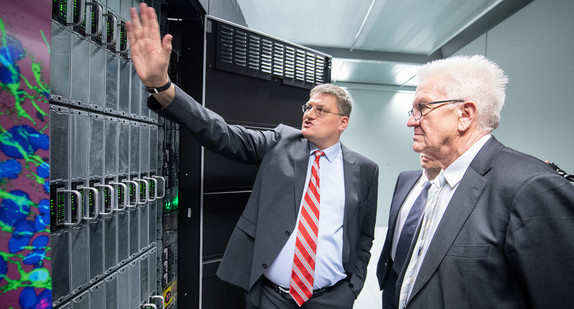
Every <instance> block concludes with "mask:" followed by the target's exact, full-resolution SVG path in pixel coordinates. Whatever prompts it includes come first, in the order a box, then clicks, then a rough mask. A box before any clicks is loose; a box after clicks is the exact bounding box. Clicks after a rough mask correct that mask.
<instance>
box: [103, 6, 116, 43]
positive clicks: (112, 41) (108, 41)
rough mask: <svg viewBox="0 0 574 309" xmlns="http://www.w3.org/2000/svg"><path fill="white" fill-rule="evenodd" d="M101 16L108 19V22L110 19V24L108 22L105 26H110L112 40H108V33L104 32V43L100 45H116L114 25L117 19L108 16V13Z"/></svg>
mask: <svg viewBox="0 0 574 309" xmlns="http://www.w3.org/2000/svg"><path fill="white" fill-rule="evenodd" d="M103 16H105V17H106V18H108V20H109V18H111V19H112V22H111V23H110V22H108V23H107V24H110V25H112V35H111V37H112V38H111V39H110V38H109V36H108V34H109V33H108V32H107V31H106V40H105V41H104V42H102V44H104V45H112V44H115V43H116V24H117V23H118V18H117V17H116V16H115V15H113V14H109V13H107V14H103Z"/></svg>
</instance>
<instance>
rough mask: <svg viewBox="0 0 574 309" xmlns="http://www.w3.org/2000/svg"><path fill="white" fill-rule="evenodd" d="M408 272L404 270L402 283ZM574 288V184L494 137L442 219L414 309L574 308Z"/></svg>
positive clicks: (412, 304) (423, 269)
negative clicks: (405, 272)
mask: <svg viewBox="0 0 574 309" xmlns="http://www.w3.org/2000/svg"><path fill="white" fill-rule="evenodd" d="M411 251H412V247H411ZM403 278H404V268H403V271H402V272H401V274H400V275H399V279H398V283H397V284H398V285H399V286H400V285H401V284H402V280H403ZM572 287H574V186H572V184H571V183H569V182H568V181H567V180H566V179H565V178H563V177H562V176H559V175H558V174H557V173H556V172H555V171H554V170H553V169H552V168H550V167H549V166H548V165H547V164H545V163H544V162H542V161H540V160H538V159H536V158H534V157H531V156H528V155H526V154H523V153H520V152H517V151H515V150H513V149H510V148H507V147H505V146H504V145H502V144H501V143H500V142H498V141H497V140H496V139H495V138H494V137H491V138H490V140H489V141H488V142H487V143H486V144H485V145H484V146H483V147H482V149H481V150H480V151H479V152H478V154H477V156H476V157H475V158H474V160H473V161H472V162H471V164H470V166H469V168H468V169H467V171H466V173H465V174H464V177H463V178H462V180H461V182H460V183H459V185H458V188H457V189H456V192H455V193H454V195H453V197H452V199H451V201H450V203H449V205H448V207H447V209H446V211H445V213H444V215H443V217H442V220H441V222H440V223H439V226H438V228H437V230H436V232H435V234H434V237H433V239H432V241H431V243H430V247H429V249H428V252H427V254H426V256H425V259H424V260H423V263H422V265H421V269H420V272H419V274H418V277H417V279H416V281H415V283H414V287H413V290H412V293H411V297H410V300H409V302H408V304H407V308H409V309H411V308H413V309H414V308H572V305H573V304H574V293H573V292H572Z"/></svg>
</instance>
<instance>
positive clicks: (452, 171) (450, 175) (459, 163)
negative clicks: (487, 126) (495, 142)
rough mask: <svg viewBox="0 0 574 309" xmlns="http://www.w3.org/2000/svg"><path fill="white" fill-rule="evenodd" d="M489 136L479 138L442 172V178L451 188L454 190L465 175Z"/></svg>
mask: <svg viewBox="0 0 574 309" xmlns="http://www.w3.org/2000/svg"><path fill="white" fill-rule="evenodd" d="M490 136H491V135H490V134H486V135H485V136H483V137H481V138H480V139H479V140H478V141H476V143H474V144H473V145H472V146H471V147H470V148H469V149H468V150H467V151H465V152H464V153H463V154H462V155H461V156H460V157H458V159H456V160H455V161H454V162H453V163H452V164H451V165H449V166H448V167H447V168H446V169H445V170H444V178H445V179H446V182H447V183H448V185H449V186H450V187H451V188H454V187H455V186H456V185H457V184H458V183H459V182H460V180H461V179H462V176H464V173H466V170H467V169H468V167H469V166H470V163H471V162H472V160H474V157H476V155H477V154H478V152H479V151H480V149H482V146H484V144H486V142H487V141H488V139H490Z"/></svg>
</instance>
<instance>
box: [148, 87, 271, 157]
mask: <svg viewBox="0 0 574 309" xmlns="http://www.w3.org/2000/svg"><path fill="white" fill-rule="evenodd" d="M148 107H149V108H150V109H152V110H154V111H155V112H157V113H158V114H159V115H161V116H164V117H165V118H167V119H169V120H170V121H173V122H176V123H179V124H180V125H182V126H184V127H185V128H186V129H188V130H189V131H190V132H191V133H192V134H193V136H194V137H195V138H196V139H197V140H198V141H199V143H200V144H201V145H202V146H204V147H205V148H207V149H209V150H211V151H213V152H216V153H219V154H221V155H223V156H226V157H228V158H230V159H232V160H235V161H239V162H242V163H248V164H259V163H260V162H261V160H263V156H264V155H265V153H266V152H267V151H268V150H269V149H270V148H271V147H273V145H275V144H276V143H277V139H278V136H277V135H278V134H279V131H280V129H278V128H281V126H280V127H278V128H276V129H275V130H272V131H258V130H250V129H246V128H244V127H242V126H238V125H229V124H227V122H225V120H224V119H223V118H222V117H221V116H219V115H218V114H216V113H214V112H213V111H211V110H209V109H207V108H205V107H203V106H202V105H201V104H199V103H198V102H196V101H195V100H194V99H193V98H192V97H191V96H189V95H188V94H187V93H185V92H184V91H183V90H181V89H180V88H179V87H177V86H176V87H175V98H174V99H173V101H172V102H171V103H170V105H168V107H166V108H164V109H161V106H160V105H159V103H158V102H157V100H155V98H154V97H153V96H151V97H150V98H149V99H148Z"/></svg>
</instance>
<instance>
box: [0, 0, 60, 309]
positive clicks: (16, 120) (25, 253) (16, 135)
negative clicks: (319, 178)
mask: <svg viewBox="0 0 574 309" xmlns="http://www.w3.org/2000/svg"><path fill="white" fill-rule="evenodd" d="M50 19H51V2H50V1H47V0H41V1H38V0H21V1H8V2H7V3H6V2H5V3H3V5H2V10H0V299H1V300H2V301H1V302H2V303H1V305H0V307H2V308H14V309H16V308H51V307H52V296H51V294H52V280H51V276H50V201H49V192H48V190H49V175H50V169H49V163H48V162H49V161H48V155H49V151H48V147H49V139H48V134H49V127H48V115H49V113H48V111H49V101H48V98H49V92H50V91H49V80H48V79H49V50H50V46H49V41H50Z"/></svg>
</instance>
